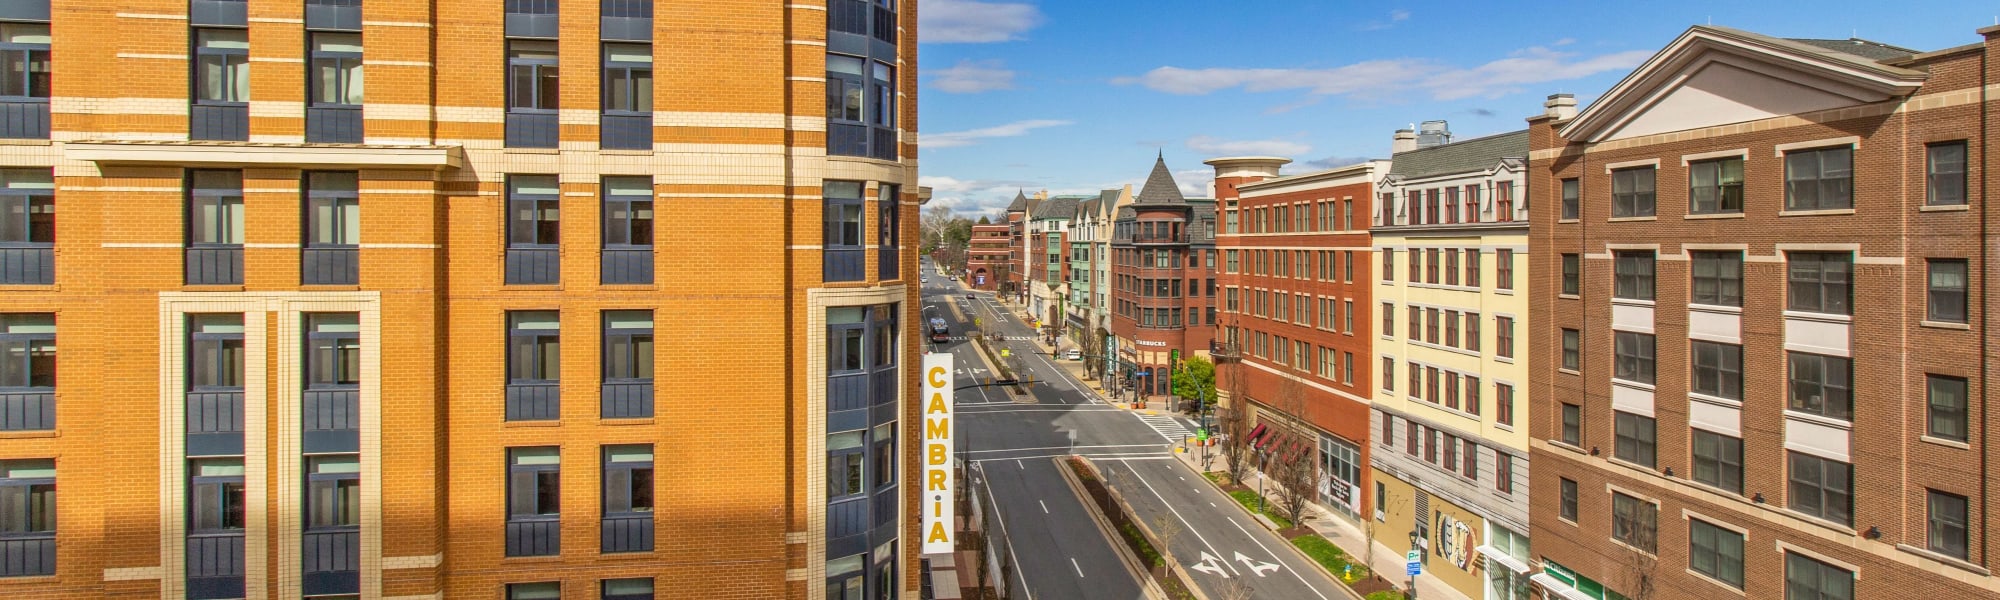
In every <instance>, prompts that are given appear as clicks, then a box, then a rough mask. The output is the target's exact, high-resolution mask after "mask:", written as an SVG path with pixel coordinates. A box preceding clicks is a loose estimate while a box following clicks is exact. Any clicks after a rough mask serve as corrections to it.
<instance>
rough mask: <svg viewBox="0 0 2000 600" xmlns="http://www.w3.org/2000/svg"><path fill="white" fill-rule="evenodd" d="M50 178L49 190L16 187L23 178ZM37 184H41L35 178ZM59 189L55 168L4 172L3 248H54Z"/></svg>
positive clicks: (0, 206) (0, 179)
mask: <svg viewBox="0 0 2000 600" xmlns="http://www.w3.org/2000/svg"><path fill="white" fill-rule="evenodd" d="M29 174H34V175H40V176H46V177H47V181H48V187H41V186H39V185H36V186H34V187H26V186H24V187H14V183H15V182H16V181H21V180H23V179H27V178H24V177H22V176H25V175H29ZM32 179H35V181H34V182H33V183H36V184H39V183H41V181H40V179H41V178H40V177H33V178H32ZM55 192H56V189H55V173H54V170H53V169H36V168H21V169H15V168H9V169H0V248H54V247H55V245H56V193H55Z"/></svg>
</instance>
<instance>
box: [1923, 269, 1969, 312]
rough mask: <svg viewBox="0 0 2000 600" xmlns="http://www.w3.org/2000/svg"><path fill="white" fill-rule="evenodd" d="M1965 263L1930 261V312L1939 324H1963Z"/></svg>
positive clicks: (1964, 310)
mask: <svg viewBox="0 0 2000 600" xmlns="http://www.w3.org/2000/svg"><path fill="white" fill-rule="evenodd" d="M1966 271H1967V269H1966V261H1965V259H1963V258H1956V259H1946V258H1933V259H1930V285H1929V297H1930V312H1929V314H1928V317H1929V319H1930V320H1932V321H1937V322H1939V323H1965V322H1967V321H1966V308H1965V291H1966Z"/></svg>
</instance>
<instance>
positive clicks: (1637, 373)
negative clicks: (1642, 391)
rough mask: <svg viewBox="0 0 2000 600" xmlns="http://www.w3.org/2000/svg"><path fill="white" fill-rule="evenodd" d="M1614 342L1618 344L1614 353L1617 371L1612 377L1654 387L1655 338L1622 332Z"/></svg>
mask: <svg viewBox="0 0 2000 600" xmlns="http://www.w3.org/2000/svg"><path fill="white" fill-rule="evenodd" d="M1614 341H1615V342H1616V344H1615V346H1616V347H1615V349H1614V352H1615V353H1616V358H1617V370H1616V371H1615V372H1614V373H1612V377H1616V378H1618V379H1622V380H1625V381H1631V382H1635V383H1643V384H1647V385H1652V384H1653V351H1654V348H1653V336H1652V335H1651V334H1645V333H1633V332H1630V331H1620V332H1617V336H1616V337H1615V340H1614Z"/></svg>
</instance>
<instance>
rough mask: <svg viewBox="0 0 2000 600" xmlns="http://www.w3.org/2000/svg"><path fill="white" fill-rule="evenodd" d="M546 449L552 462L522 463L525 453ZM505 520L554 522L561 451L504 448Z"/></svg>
mask: <svg viewBox="0 0 2000 600" xmlns="http://www.w3.org/2000/svg"><path fill="white" fill-rule="evenodd" d="M542 450H547V451H550V452H551V453H553V454H552V455H553V456H554V457H555V459H556V462H554V463H540V462H537V463H526V462H522V460H521V459H522V458H524V457H525V456H528V454H527V452H528V451H535V455H542V454H543V453H542V452H540V451H542ZM506 506H507V521H509V522H516V523H518V522H526V521H554V520H558V519H561V518H562V449H561V448H560V447H558V446H515V447H509V448H507V495H506Z"/></svg>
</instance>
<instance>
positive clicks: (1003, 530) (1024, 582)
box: [980, 469, 1324, 600]
mask: <svg viewBox="0 0 2000 600" xmlns="http://www.w3.org/2000/svg"><path fill="white" fill-rule="evenodd" d="M980 476H981V477H984V476H985V469H981V470H980ZM981 487H985V488H986V501H987V502H991V503H993V506H994V507H995V510H994V511H993V520H994V521H995V522H997V523H999V524H1000V537H1003V538H1006V539H1010V540H1011V539H1014V538H1013V536H1009V535H1007V518H1006V517H1003V516H1001V515H1000V512H1001V511H1000V510H998V507H999V506H1000V500H999V499H996V498H994V497H993V488H992V487H987V486H981ZM1007 558H1008V559H1009V560H1012V561H1014V564H1017V565H1018V564H1021V557H1019V556H1015V555H1014V545H1013V544H1007ZM1019 575H1020V576H1021V591H1022V592H1025V593H1027V595H1028V600H1035V591H1034V590H1031V589H1028V574H1026V573H1019ZM1322 598H1324V596H1322Z"/></svg>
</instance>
